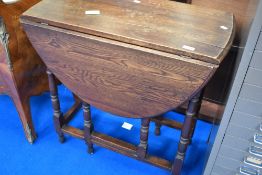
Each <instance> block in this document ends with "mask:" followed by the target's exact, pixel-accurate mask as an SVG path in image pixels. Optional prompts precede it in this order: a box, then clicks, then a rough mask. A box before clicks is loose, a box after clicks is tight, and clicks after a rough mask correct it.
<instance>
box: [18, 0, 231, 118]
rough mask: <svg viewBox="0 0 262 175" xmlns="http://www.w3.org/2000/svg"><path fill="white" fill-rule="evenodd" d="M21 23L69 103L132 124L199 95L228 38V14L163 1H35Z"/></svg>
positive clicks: (229, 15)
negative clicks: (70, 97) (73, 100)
mask: <svg viewBox="0 0 262 175" xmlns="http://www.w3.org/2000/svg"><path fill="white" fill-rule="evenodd" d="M90 10H91V12H94V10H96V11H95V12H97V10H99V11H100V14H97V15H88V14H86V11H87V12H90ZM92 10H93V11H92ZM21 22H22V24H23V27H24V29H25V31H26V33H27V36H28V37H29V39H30V41H31V42H32V44H33V46H34V48H35V49H36V51H37V52H38V54H39V55H40V57H41V58H42V59H43V61H44V63H45V64H46V65H47V67H48V69H49V70H50V71H51V72H52V73H53V74H54V75H55V76H56V77H57V78H58V79H59V80H60V81H61V82H62V83H63V84H65V85H66V86H67V87H68V88H69V89H70V90H72V91H73V92H74V93H75V94H76V95H77V96H79V97H80V98H81V99H82V100H83V101H85V102H87V103H89V104H91V105H94V106H96V107H98V108H100V109H102V110H105V111H107V112H111V113H113V114H117V115H120V116H126V117H134V118H141V117H153V116H157V115H159V114H162V113H164V112H167V111H169V110H172V109H175V108H176V107H178V106H180V105H181V104H182V103H184V102H186V101H187V100H189V99H190V98H191V97H192V96H194V94H196V93H197V92H198V91H199V90H201V89H202V88H203V87H204V86H205V85H206V83H207V82H208V81H209V79H210V78H211V77H212V76H213V74H214V72H215V71H216V69H217V67H218V66H219V64H220V62H221V61H222V60H223V58H224V56H225V54H226V53H227V52H228V50H229V48H230V46H231V44H232V40H233V36H234V31H235V29H234V17H233V15H232V14H231V13H227V12H221V11H216V10H209V9H206V8H201V7H197V6H191V5H188V4H182V3H178V2H173V1H167V0H163V1H161V2H158V1H157V0H141V1H139V0H135V1H133V0H132V1H129V0H110V1H106V0H96V1H94V0H56V1H55V3H54V1H52V0H43V1H41V2H40V3H38V4H37V5H35V6H34V7H32V8H31V9H29V10H28V11H26V12H25V13H24V14H23V15H22V17H21Z"/></svg>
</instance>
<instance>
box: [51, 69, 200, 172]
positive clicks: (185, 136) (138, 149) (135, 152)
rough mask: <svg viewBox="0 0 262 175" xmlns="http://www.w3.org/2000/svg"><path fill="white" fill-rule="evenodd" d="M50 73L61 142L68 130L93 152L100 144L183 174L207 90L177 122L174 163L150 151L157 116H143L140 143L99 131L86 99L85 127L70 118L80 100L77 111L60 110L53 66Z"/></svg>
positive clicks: (191, 100)
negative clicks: (150, 134)
mask: <svg viewBox="0 0 262 175" xmlns="http://www.w3.org/2000/svg"><path fill="white" fill-rule="evenodd" d="M47 74H48V79H49V87H50V92H51V93H50V94H51V100H52V106H53V111H54V114H53V116H54V123H55V128H56V132H57V134H58V137H59V141H60V142H61V143H63V142H64V134H68V135H71V136H73V137H76V138H80V139H83V140H85V142H86V144H87V147H88V149H87V150H88V153H89V154H93V153H94V148H93V144H96V145H99V146H102V147H104V148H107V149H110V150H113V151H116V152H118V153H121V154H124V155H126V156H129V157H132V158H135V159H137V160H140V161H144V162H147V163H150V164H152V165H155V166H158V167H160V168H163V169H167V170H170V171H171V172H172V174H173V175H179V174H180V173H181V169H182V166H183V162H184V158H185V154H186V151H187V147H188V145H189V144H190V142H191V137H192V133H193V131H194V128H195V124H196V122H195V121H196V116H197V115H198V112H199V109H200V106H201V98H202V94H203V93H202V91H201V90H200V91H199V92H198V93H197V94H196V95H195V96H194V97H193V98H192V99H190V101H189V103H188V107H187V110H186V115H185V121H184V123H183V124H182V123H181V124H180V125H179V126H177V128H178V129H181V137H180V140H179V144H178V150H177V153H176V156H175V158H174V161H173V163H171V162H169V161H167V160H165V159H163V158H159V157H156V156H152V155H149V154H148V153H147V147H148V143H147V142H148V132H149V123H150V120H155V119H154V118H142V119H141V129H140V143H139V145H138V146H135V145H132V144H130V143H127V142H124V141H122V140H119V139H116V138H113V137H110V136H108V135H104V134H102V133H98V132H95V131H94V128H93V124H92V119H91V112H90V105H89V104H88V103H86V102H82V106H83V117H84V130H81V129H78V128H75V127H71V126H69V125H67V124H68V122H69V121H70V119H71V118H72V117H73V114H74V112H76V109H79V105H80V101H78V103H76V104H75V105H77V106H78V108H74V106H75V105H74V106H73V107H72V108H71V109H73V110H72V111H73V112H70V114H68V113H67V114H66V115H63V114H62V112H61V110H60V102H59V98H58V91H57V85H56V82H55V76H54V74H52V72H51V71H50V70H48V71H47Z"/></svg>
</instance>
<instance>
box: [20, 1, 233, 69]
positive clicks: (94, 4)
mask: <svg viewBox="0 0 262 175" xmlns="http://www.w3.org/2000/svg"><path fill="white" fill-rule="evenodd" d="M87 10H99V11H100V13H101V14H100V15H86V14H85V11H87ZM47 12H48V13H47ZM22 18H23V19H30V20H33V21H35V22H40V23H41V22H42V23H48V24H49V25H52V26H56V27H60V28H66V29H69V30H73V31H79V32H81V33H86V34H92V35H97V36H101V37H105V38H109V39H113V40H118V41H121V42H125V43H129V44H134V45H139V46H143V47H147V48H151V49H155V50H159V51H164V52H168V53H173V54H176V55H184V56H189V57H191V58H193V59H198V60H203V61H206V62H211V63H214V64H219V63H220V62H221V61H222V60H223V58H224V56H225V54H226V53H227V52H228V49H229V46H230V45H231V43H232V39H233V35H232V33H234V30H235V28H234V17H233V14H232V13H230V12H222V11H217V10H214V9H213V10H211V9H207V8H202V7H198V6H194V5H188V4H183V3H178V2H173V1H167V0H164V1H157V0H143V1H141V3H134V2H133V1H129V0H111V1H107V0H57V1H56V2H55V3H53V1H52V0H45V1H42V2H40V3H38V4H37V5H36V6H34V7H33V8H31V9H30V10H29V11H27V12H25V13H24V15H23V17H22ZM221 26H225V27H226V28H227V30H223V29H221ZM183 46H190V47H193V48H194V49H195V50H193V51H192V50H188V49H184V48H183Z"/></svg>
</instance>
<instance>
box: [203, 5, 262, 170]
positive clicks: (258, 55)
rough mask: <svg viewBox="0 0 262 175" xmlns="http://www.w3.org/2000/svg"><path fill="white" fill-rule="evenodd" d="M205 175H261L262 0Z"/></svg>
mask: <svg viewBox="0 0 262 175" xmlns="http://www.w3.org/2000/svg"><path fill="white" fill-rule="evenodd" d="M204 175H262V2H260V4H259V6H258V9H257V15H256V17H255V19H254V21H253V24H252V27H251V29H250V33H249V36H248V40H247V46H246V48H245V51H244V53H243V55H242V58H241V61H240V64H239V68H238V71H237V73H236V76H235V80H234V82H233V86H232V89H231V92H230V95H229V99H228V102H227V105H226V108H225V112H224V115H223V119H222V122H221V124H220V126H219V130H218V133H217V136H216V140H215V142H214V146H213V148H212V151H211V154H210V156H209V159H208V162H207V166H206V169H205V171H204Z"/></svg>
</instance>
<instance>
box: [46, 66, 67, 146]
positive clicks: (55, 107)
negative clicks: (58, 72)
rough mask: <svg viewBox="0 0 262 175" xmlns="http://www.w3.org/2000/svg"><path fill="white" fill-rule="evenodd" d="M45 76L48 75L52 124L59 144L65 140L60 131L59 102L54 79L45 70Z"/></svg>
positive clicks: (61, 122)
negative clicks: (52, 116) (52, 111)
mask: <svg viewBox="0 0 262 175" xmlns="http://www.w3.org/2000/svg"><path fill="white" fill-rule="evenodd" d="M47 75H48V81H49V89H50V95H51V101H52V106H53V110H54V114H53V115H54V123H55V129H56V132H57V134H58V136H59V141H60V142H61V143H63V142H64V140H65V138H64V134H63V131H62V126H63V114H62V112H61V110H60V102H59V99H58V91H57V86H56V83H55V77H54V75H53V74H52V72H50V71H49V70H47Z"/></svg>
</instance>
